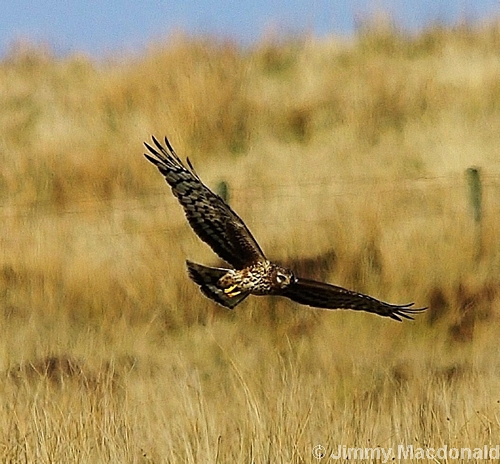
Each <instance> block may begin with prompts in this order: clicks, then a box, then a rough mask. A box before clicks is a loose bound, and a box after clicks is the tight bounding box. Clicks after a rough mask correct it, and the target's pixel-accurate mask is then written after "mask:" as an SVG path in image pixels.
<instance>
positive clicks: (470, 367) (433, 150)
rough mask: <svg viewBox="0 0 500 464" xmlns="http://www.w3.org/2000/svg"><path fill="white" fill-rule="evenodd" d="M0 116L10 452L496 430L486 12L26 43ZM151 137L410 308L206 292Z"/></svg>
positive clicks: (260, 452)
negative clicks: (405, 316) (355, 26)
mask: <svg viewBox="0 0 500 464" xmlns="http://www.w3.org/2000/svg"><path fill="white" fill-rule="evenodd" d="M0 127H2V131H1V133H0V162H1V166H2V169H1V170H0V216H1V222H2V227H1V228H0V243H1V249H2V251H1V254H0V301H1V306H2V313H1V320H2V326H3V328H4V335H3V337H2V342H1V344H0V352H1V353H2V356H1V361H0V367H1V368H2V369H3V371H4V372H6V377H5V380H4V381H3V383H2V389H3V390H2V391H3V392H4V398H5V402H4V403H3V404H2V405H1V407H2V408H3V409H4V410H5V417H6V420H4V421H0V433H1V434H3V435H2V437H3V439H2V440H3V441H2V443H3V445H4V446H3V448H1V450H0V453H4V455H3V457H4V458H6V459H7V458H8V459H12V460H21V459H27V460H40V459H47V460H49V461H50V460H54V459H55V460H57V458H58V456H59V457H61V458H64V460H66V459H71V458H72V457H74V456H75V455H76V454H75V453H77V450H80V451H79V452H81V453H83V454H80V455H79V456H80V458H81V460H82V461H87V460H88V461H89V462H96V461H95V460H97V461H102V462H104V461H106V462H109V461H108V459H112V460H117V461H119V462H140V461H144V462H149V461H154V462H167V461H169V459H170V460H176V459H180V461H183V460H185V461H186V462H200V459H201V456H203V459H205V458H206V460H205V462H229V461H232V462H249V461H252V459H255V462H261V461H264V460H268V461H270V462H309V459H310V458H311V455H310V451H309V448H312V446H314V445H315V444H317V443H323V444H324V445H325V446H328V445H329V444H330V445H331V446H332V447H333V446H336V445H337V444H338V443H342V444H347V445H348V444H349V443H350V442H353V444H354V445H355V444H356V443H357V442H360V441H362V442H363V444H366V446H369V445H368V443H367V441H366V440H372V443H375V442H376V443H378V444H380V445H381V446H383V445H384V443H385V444H387V443H389V442H391V440H396V441H397V440H399V441H401V440H403V441H404V440H407V441H408V440H413V442H412V443H415V440H417V442H419V443H424V442H427V443H431V445H436V446H438V443H435V441H436V440H438V441H440V442H442V441H443V440H444V441H446V440H448V441H451V442H453V441H454V443H456V444H460V443H461V442H462V441H463V440H465V439H466V438H467V437H469V438H470V440H472V441H474V442H476V441H477V443H478V446H482V445H483V444H486V443H487V441H488V440H491V436H492V434H493V435H495V433H496V436H498V432H499V428H500V425H499V421H498V414H499V413H500V411H499V409H498V408H499V407H498V402H499V401H500V398H498V394H497V393H494V392H498V391H499V390H498V387H499V385H498V378H500V376H499V375H498V374H499V373H500V363H499V357H498V355H499V354H500V353H499V352H498V344H497V343H496V333H497V331H498V328H499V316H498V314H499V313H498V310H499V305H500V277H499V269H500V243H499V232H500V231H499V228H500V226H499V222H498V219H497V218H498V215H499V212H500V153H499V149H498V147H499V146H500V26H499V24H498V23H491V24H488V25H484V26H481V27H479V26H475V27H472V26H469V25H467V24H464V25H461V26H457V27H454V28H444V27H440V26H434V27H429V28H427V29H426V30H425V31H423V32H421V33H419V34H416V35H412V36H409V35H406V34H404V33H402V32H400V31H398V30H396V29H395V28H393V27H391V26H390V25H387V24H370V25H366V26H364V27H361V28H360V30H359V31H358V33H357V34H356V36H355V37H354V38H352V39H351V40H340V39H336V38H328V39H322V40H319V39H314V38H312V37H285V38H268V39H263V40H261V41H260V42H259V43H257V44H255V45H253V46H250V47H246V48H242V47H240V46H237V45H235V44H234V43H230V42H223V41H219V40H217V39H216V38H203V39H200V38H192V37H187V36H183V35H177V36H174V37H171V39H170V40H169V41H168V42H166V43H163V44H152V45H151V47H150V48H149V50H148V51H147V53H145V54H144V55H141V56H120V57H115V58H110V59H107V60H102V61H96V60H92V59H90V58H88V57H86V56H83V55H81V56H80V55H71V56H63V57H61V56H56V55H54V54H53V53H52V52H51V50H50V48H46V47H44V46H39V45H33V44H21V43H20V44H18V45H16V46H14V47H12V49H11V51H10V52H9V54H8V55H7V56H6V57H4V59H3V60H2V61H1V62H0ZM152 134H154V135H156V136H157V137H159V138H160V137H162V136H163V135H168V137H169V139H170V140H171V142H172V144H173V145H174V147H175V148H176V151H177V152H178V154H179V155H180V156H181V157H183V158H184V157H186V156H189V157H190V159H191V161H192V162H193V164H194V166H195V167H196V169H197V172H198V174H199V175H200V176H201V178H202V179H203V180H204V181H205V182H206V183H207V185H209V186H211V187H213V188H216V186H217V185H224V186H225V188H226V189H227V192H228V194H229V197H230V201H231V205H232V207H233V208H234V209H235V210H236V211H237V212H238V213H239V214H240V216H241V217H242V218H243V219H244V220H245V221H246V223H247V225H248V226H249V228H250V229H251V230H252V232H253V233H254V234H255V236H256V237H257V239H258V240H259V242H260V243H261V245H262V247H263V249H264V250H265V252H266V254H267V255H268V257H269V258H272V259H275V260H278V261H281V262H283V263H285V264H287V265H290V266H292V267H294V268H295V269H297V271H298V272H299V273H300V274H301V275H304V276H309V277H317V278H321V279H325V280H328V281H330V282H333V283H336V284H338V285H343V286H346V287H350V288H354V289H356V290H358V291H363V292H368V293H370V294H373V295H374V296H376V297H378V298H381V299H384V300H387V301H391V302H395V303H406V302H408V301H412V300H415V301H416V302H417V304H418V305H419V306H427V305H428V306H430V309H429V311H428V312H427V314H426V315H423V316H420V317H418V320H417V321H416V322H414V323H404V324H396V323H393V322H392V321H386V320H382V319H380V318H376V317H375V316H373V315H363V314H355V313H348V312H333V313H332V312H323V311H316V310H311V309H308V308H304V307H300V306H298V305H295V304H293V303H291V302H290V301H281V300H279V299H273V298H252V299H248V300H247V301H246V302H245V303H244V304H242V305H241V306H239V307H238V308H237V310H235V311H233V312H228V311H226V310H225V309H222V308H219V307H216V306H215V305H214V304H213V303H212V302H210V301H208V300H206V299H204V298H203V297H202V296H201V295H200V293H199V291H198V289H197V287H196V286H195V285H194V284H193V283H192V282H190V281H189V279H188V277H187V275H186V273H185V269H184V266H185V265H184V262H185V259H186V258H189V259H193V260H195V261H199V262H204V263H207V264H213V263H216V262H217V261H216V258H215V257H214V256H213V254H212V253H211V251H210V250H209V249H208V248H207V247H206V246H204V245H203V244H201V243H200V242H199V240H198V239H197V237H196V236H195V235H194V233H193V232H192V231H191V230H190V228H189V226H188V224H187V223H186V221H185V220H184V217H183V214H182V211H181V208H180V207H179V205H178V204H177V203H176V201H175V199H174V198H173V197H172V195H171V194H170V191H169V189H168V188H167V186H166V184H165V183H164V181H163V179H162V178H161V176H160V175H159V174H158V173H157V171H156V170H155V169H154V168H153V167H152V166H150V165H149V164H148V163H147V162H146V161H145V160H144V158H143V156H142V153H143V146H142V142H143V141H147V140H149V139H150V136H151V135H152ZM471 168H472V170H471ZM467 170H468V171H467ZM471 173H472V174H471ZM474 173H475V174H474ZM478 211H479V212H478ZM33 378H35V379H36V380H37V382H35V383H33ZM75 378H76V379H77V380H76V381H75ZM54 379H55V380H54ZM82 379H83V380H82ZM39 382H41V384H42V385H43V388H44V389H45V390H40V388H42V387H40V383H39ZM166 385H168V386H169V387H170V389H171V391H174V392H175V398H174V397H172V396H171V393H170V394H169V393H168V392H165V391H164V387H165V386H166ZM273 386H274V387H275V388H273ZM21 387H22V388H21ZM473 388H477V389H478V390H477V392H476V393H477V395H476V397H472V396H471V390H472V389H473ZM54 389H56V391H57V395H55V396H54V391H53V390H54ZM41 391H42V392H45V393H40V392H41ZM75 392H80V393H79V395H75ZM82 392H83V393H82ZM89 392H91V393H89ZM228 397H230V398H233V399H232V400H227V398H228ZM55 398H57V400H55ZM123 398H126V401H125V400H123ZM59 404H65V405H66V406H67V408H66V409H65V408H63V409H65V410H69V411H73V413H72V414H74V416H73V417H74V418H75V417H76V418H77V419H78V420H76V422H75V421H72V420H71V419H69V418H68V417H69V416H65V415H64V414H62V413H61V411H60V408H59V406H58V405H59ZM96 405H98V407H97V406H96ZM424 405H427V406H424ZM159 406H161V407H159ZM96 408H97V409H96ZM99 408H101V409H99ZM495 408H496V409H495ZM89 411H90V412H92V414H90V415H89ZM96 411H98V412H96ZM21 412H22V413H25V414H27V417H28V419H26V418H23V417H22V413H21ZM42 412H43V413H42ZM61 414H62V416H60V415H61ZM61 417H64V418H65V419H64V420H63V421H61V420H60V419H61ZM87 419H88V420H87ZM339 421H340V422H339ZM484 424H488V425H487V426H486V425H484ZM235 429H236V430H238V432H237V438H234V437H232V436H231V434H232V433H233V431H234V430H235ZM160 430H161V431H160ZM487 430H489V432H488V431H487ZM157 434H160V436H158V435H157ZM57 435H64V436H66V437H70V438H68V441H67V442H65V444H62V443H61V442H59V441H57V439H56V436H57ZM103 437H105V439H103ZM471 437H472V438H471ZM153 438H155V439H153ZM340 440H344V441H340ZM377 440H379V441H377ZM433 440H434V441H433ZM96 443H97V445H96ZM273 443H274V445H273ZM278 444H279V446H278ZM465 445H467V443H466V444H465ZM465 445H462V446H465ZM308 447H309V448H308ZM81 450H83V451H81ZM332 450H333V449H332ZM58 453H59V454H58ZM180 461H178V462H180Z"/></svg>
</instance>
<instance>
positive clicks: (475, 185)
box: [465, 166, 483, 261]
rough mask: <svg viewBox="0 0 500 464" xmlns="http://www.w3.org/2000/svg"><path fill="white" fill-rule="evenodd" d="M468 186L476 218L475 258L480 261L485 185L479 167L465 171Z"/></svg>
mask: <svg viewBox="0 0 500 464" xmlns="http://www.w3.org/2000/svg"><path fill="white" fill-rule="evenodd" d="M465 176H466V177H467V184H468V186H469V203H470V206H471V209H472V214H473V217H474V223H475V225H476V227H475V229H476V230H475V247H476V250H475V257H476V260H477V261H478V260H479V259H480V258H481V254H482V251H483V233H482V218H483V185H482V183H481V171H480V169H479V168H478V167H475V166H472V167H470V168H467V169H466V170H465Z"/></svg>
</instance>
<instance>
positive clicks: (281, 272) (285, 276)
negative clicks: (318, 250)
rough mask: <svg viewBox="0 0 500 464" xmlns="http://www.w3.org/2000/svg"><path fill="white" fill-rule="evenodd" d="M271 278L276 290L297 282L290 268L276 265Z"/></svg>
mask: <svg viewBox="0 0 500 464" xmlns="http://www.w3.org/2000/svg"><path fill="white" fill-rule="evenodd" d="M271 280H272V285H273V288H274V290H283V289H284V288H286V287H288V286H289V285H290V284H292V283H293V282H295V276H294V275H293V272H292V271H291V270H290V269H286V268H284V267H281V266H274V267H273V271H272V272H271Z"/></svg>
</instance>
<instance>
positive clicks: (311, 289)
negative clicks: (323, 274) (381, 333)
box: [281, 278, 427, 321]
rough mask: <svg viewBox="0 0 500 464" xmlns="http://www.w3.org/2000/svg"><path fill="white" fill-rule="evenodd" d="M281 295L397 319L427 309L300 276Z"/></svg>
mask: <svg viewBox="0 0 500 464" xmlns="http://www.w3.org/2000/svg"><path fill="white" fill-rule="evenodd" d="M281 295H283V296H286V297H288V298H290V299H291V300H293V301H296V302H297V303H300V304H304V305H308V306H313V307H315V308H323V309H354V310H359V311H368V312H370V313H375V314H378V315H379V316H387V317H390V318H391V319H394V320H396V321H401V320H402V319H401V318H402V317H403V318H405V319H413V317H412V315H414V314H417V313H419V312H421V311H424V310H425V309H427V308H410V307H411V306H413V303H408V304H405V305H393V304H389V303H385V302H383V301H379V300H377V299H375V298H372V297H371V296H368V295H363V294H362V293H357V292H353V291H351V290H347V289H345V288H342V287H337V286H336V285H331V284H326V283H323V282H316V281H315V280H308V279H300V278H299V279H297V280H296V282H295V283H293V284H291V285H290V286H289V287H287V288H286V289H285V291H284V292H283V293H282V294H281Z"/></svg>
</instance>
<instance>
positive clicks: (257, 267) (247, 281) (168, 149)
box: [144, 137, 426, 321]
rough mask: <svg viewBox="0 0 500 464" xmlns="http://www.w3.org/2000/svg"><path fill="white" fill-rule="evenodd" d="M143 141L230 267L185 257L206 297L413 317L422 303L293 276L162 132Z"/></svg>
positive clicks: (196, 226)
mask: <svg viewBox="0 0 500 464" xmlns="http://www.w3.org/2000/svg"><path fill="white" fill-rule="evenodd" d="M152 140H153V145H154V146H153V145H149V144H148V143H145V146H146V148H147V149H148V150H149V154H145V155H144V156H145V157H146V158H147V159H148V160H149V161H150V162H151V163H153V164H154V165H155V166H156V167H157V168H158V170H159V171H160V172H161V173H162V174H163V176H164V177H165V180H166V181H167V183H168V184H169V185H170V187H171V189H172V192H173V194H174V195H175V196H176V197H177V199H178V200H179V202H180V204H181V205H182V207H183V208H184V213H185V215H186V218H187V220H188V222H189V224H190V225H191V227H192V228H193V230H194V231H195V233H196V234H197V235H198V237H200V239H201V240H203V241H204V242H205V243H207V244H208V245H209V246H210V247H211V248H212V250H213V251H214V252H215V253H216V254H217V255H219V257H220V258H222V259H223V260H224V261H226V262H227V263H229V264H230V265H231V266H232V268H229V269H226V268H212V267H207V266H202V265H201V264H196V263H192V262H191V261H187V267H188V273H189V276H190V277H191V279H192V280H193V281H194V282H196V283H197V284H198V285H199V286H200V289H201V291H202V292H203V294H204V295H205V296H207V297H208V298H210V299H212V300H213V301H215V302H217V303H219V304H221V305H223V306H225V307H228V308H231V309H232V308H234V307H235V306H236V305H237V304H239V303H240V302H241V301H243V300H244V299H245V298H246V297H247V296H248V295H250V294H253V295H281V296H286V297H288V298H290V299H291V300H293V301H296V302H297V303H300V304H304V305H308V306H312V307H316V308H322V309H354V310H361V311H368V312H372V313H375V314H379V315H380V316H388V317H390V318H392V319H395V320H397V321H401V318H406V319H413V317H412V315H413V314H416V313H418V312H420V311H423V310H425V309H426V308H411V306H413V303H409V304H405V305H393V304H389V303H385V302H383V301H379V300H377V299H375V298H372V297H371V296H368V295H363V294H362V293H357V292H353V291H351V290H347V289H345V288H342V287H337V286H335V285H331V284H327V283H323V282H317V281H314V280H308V279H302V278H300V277H296V276H295V275H294V273H293V272H292V271H291V270H290V269H286V268H284V267H281V266H279V265H277V264H275V263H273V262H271V261H269V260H268V259H267V258H266V257H265V255H264V253H263V252H262V250H261V248H260V246H259V244H258V243H257V241H256V240H255V238H254V237H253V235H252V234H251V232H250V230H249V229H248V228H247V226H246V225H245V223H244V222H243V221H242V220H241V218H240V217H239V216H238V215H237V214H236V213H235V212H234V211H233V210H232V209H231V208H230V206H229V205H228V204H227V203H225V202H224V200H223V199H222V198H221V197H220V196H219V195H217V194H215V193H214V192H212V191H211V190H210V189H209V188H208V187H207V186H206V185H204V184H203V182H202V181H201V179H200V178H199V177H198V175H197V174H196V172H195V171H194V169H193V166H192V165H191V163H190V161H189V159H188V160H187V164H188V166H187V167H186V166H185V165H184V163H183V162H182V161H181V159H180V158H179V157H178V156H177V154H176V153H175V151H174V149H173V148H172V145H170V142H169V141H168V139H167V138H166V137H165V147H164V146H162V145H161V143H160V142H159V141H158V140H157V139H156V138H155V137H153V138H152Z"/></svg>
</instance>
